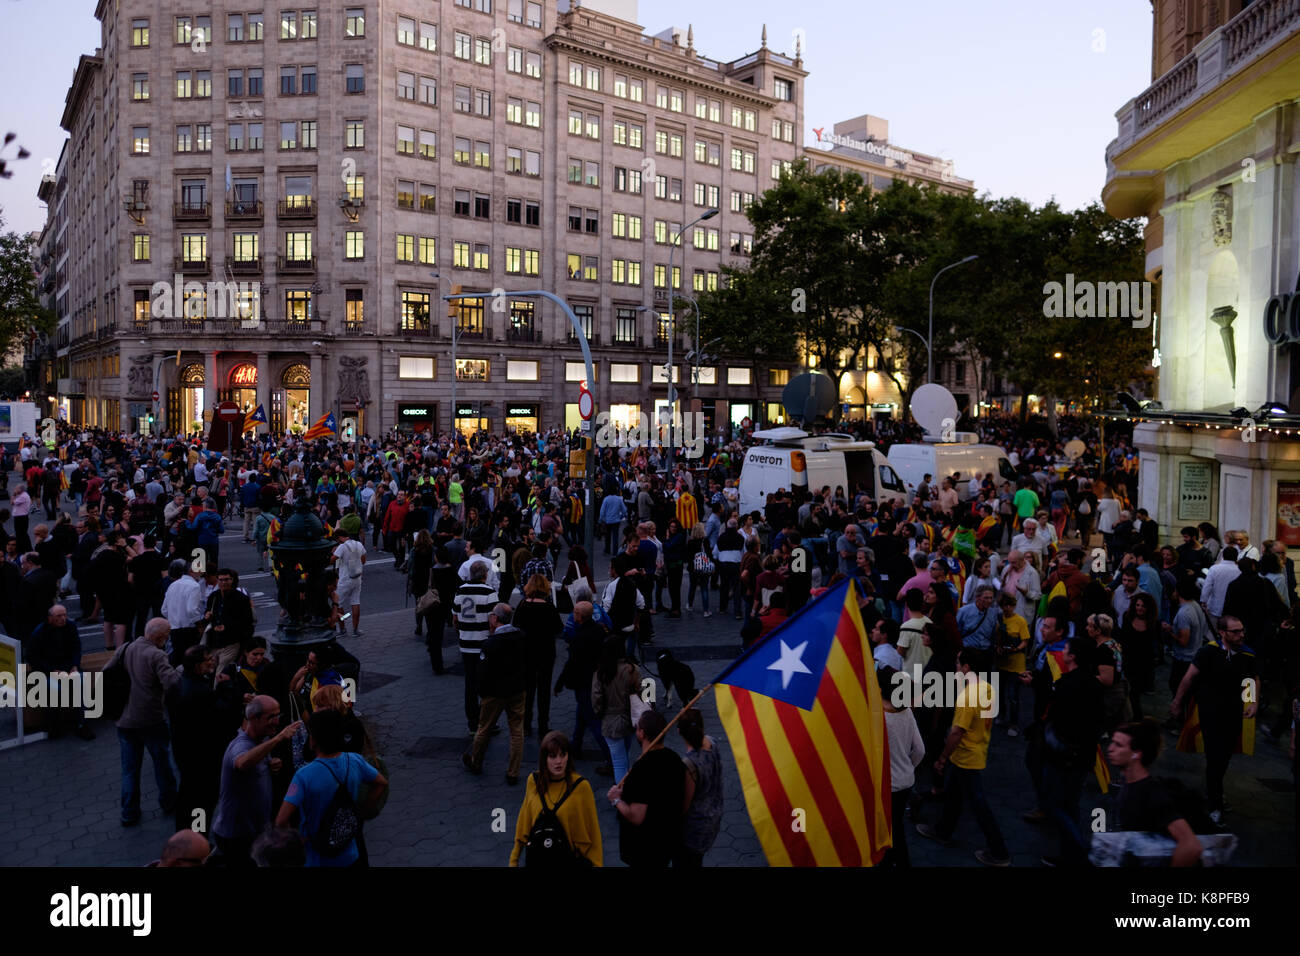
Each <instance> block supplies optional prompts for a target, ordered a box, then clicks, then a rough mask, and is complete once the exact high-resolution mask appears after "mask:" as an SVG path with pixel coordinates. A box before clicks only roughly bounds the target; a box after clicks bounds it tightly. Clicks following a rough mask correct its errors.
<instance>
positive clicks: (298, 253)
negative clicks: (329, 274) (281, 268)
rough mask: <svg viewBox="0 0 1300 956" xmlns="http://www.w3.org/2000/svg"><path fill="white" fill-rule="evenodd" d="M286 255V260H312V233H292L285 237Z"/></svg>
mask: <svg viewBox="0 0 1300 956" xmlns="http://www.w3.org/2000/svg"><path fill="white" fill-rule="evenodd" d="M284 255H285V258H286V259H291V260H293V261H295V262H304V261H306V260H308V259H310V258H311V233H310V232H290V233H286V234H285V237H284Z"/></svg>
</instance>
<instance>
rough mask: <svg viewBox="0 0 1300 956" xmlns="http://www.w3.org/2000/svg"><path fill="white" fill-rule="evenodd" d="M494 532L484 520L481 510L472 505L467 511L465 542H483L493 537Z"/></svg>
mask: <svg viewBox="0 0 1300 956" xmlns="http://www.w3.org/2000/svg"><path fill="white" fill-rule="evenodd" d="M491 535H492V530H491V528H490V527H489V526H488V523H487V522H486V521H485V520H483V517H482V516H481V515H480V514H479V510H478V509H477V508H475V507H474V506H473V505H471V506H470V507H469V508H468V509H466V511H465V540H466V541H483V540H484V539H486V538H489V537H491Z"/></svg>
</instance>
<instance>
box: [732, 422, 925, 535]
mask: <svg viewBox="0 0 1300 956" xmlns="http://www.w3.org/2000/svg"><path fill="white" fill-rule="evenodd" d="M754 438H755V439H757V440H759V441H765V442H768V443H769V444H763V445H752V446H751V447H749V448H747V449H745V458H744V462H743V463H742V465H741V469H740V512H741V514H748V513H749V512H751V511H762V510H763V508H764V507H765V506H766V505H767V496H768V495H770V494H772V493H773V492H775V491H777V490H779V489H785V490H786V491H795V490H796V489H802V490H803V492H806V493H809V494H811V493H813V492H816V491H820V490H821V489H822V488H823V487H826V486H829V487H830V488H831V490H834V489H835V487H836V486H837V485H838V486H841V487H843V488H844V490H845V492H846V493H849V494H852V493H853V490H854V489H855V488H858V487H862V488H865V489H866V491H867V494H869V495H870V496H871V497H872V499H873V500H877V501H878V500H880V499H881V498H889V497H893V496H895V495H896V496H898V497H903V496H904V495H906V494H907V488H906V487H905V486H904V484H903V480H902V479H901V478H899V477H898V473H897V472H896V471H895V470H894V468H893V466H892V465H891V464H890V463H889V459H888V458H886V457H885V455H884V453H882V452H881V451H880V450H879V449H878V448H877V447H876V445H875V443H874V442H869V441H857V440H855V439H854V438H853V436H852V435H844V434H841V433H838V432H835V433H831V434H824V435H809V434H808V433H807V432H805V431H803V430H802V429H799V428H772V429H768V430H767V431H759V432H754Z"/></svg>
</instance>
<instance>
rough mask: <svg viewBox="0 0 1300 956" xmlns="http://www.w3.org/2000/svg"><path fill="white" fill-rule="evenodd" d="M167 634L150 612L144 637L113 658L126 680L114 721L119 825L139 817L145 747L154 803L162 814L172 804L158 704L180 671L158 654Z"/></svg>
mask: <svg viewBox="0 0 1300 956" xmlns="http://www.w3.org/2000/svg"><path fill="white" fill-rule="evenodd" d="M170 636H171V626H170V625H169V624H168V623H167V619H166V618H165V617H155V618H153V619H152V620H151V621H149V623H147V624H146V625H145V626H144V637H142V638H140V639H138V640H135V641H131V642H130V643H129V644H124V645H122V647H121V648H119V649H118V652H117V654H115V655H114V658H113V660H114V661H116V660H117V659H119V658H120V659H121V661H122V664H123V666H124V667H125V669H126V673H127V676H128V677H129V678H130V680H131V691H130V693H129V695H128V696H127V700H126V707H125V708H124V709H123V710H122V715H121V716H120V717H119V718H118V720H117V738H118V741H119V743H120V746H121V749H122V826H124V827H132V826H135V825H137V824H138V823H139V822H140V767H141V765H142V764H143V763H144V752H145V749H146V748H147V749H148V751H149V756H150V757H151V758H152V759H153V771H154V777H155V778H156V779H157V781H158V802H159V805H160V806H161V807H162V810H163V812H164V813H166V814H170V813H171V812H172V810H173V809H174V808H175V804H176V776H175V774H173V773H172V765H171V759H170V758H169V756H168V753H167V751H168V744H169V743H170V741H171V734H170V732H169V731H168V729H167V721H166V717H165V713H164V709H163V703H164V701H165V699H166V698H167V697H169V696H174V695H175V694H176V693H177V692H178V691H179V690H180V686H181V675H180V673H179V672H178V671H177V670H176V669H175V668H173V667H172V666H171V664H169V663H168V662H167V655H166V654H165V653H163V647H164V646H165V645H166V644H167V639H168V637H170ZM110 666H112V663H111V662H110Z"/></svg>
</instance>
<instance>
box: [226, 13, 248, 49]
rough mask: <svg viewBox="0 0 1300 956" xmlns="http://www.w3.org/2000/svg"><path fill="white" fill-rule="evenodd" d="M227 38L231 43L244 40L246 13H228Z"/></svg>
mask: <svg viewBox="0 0 1300 956" xmlns="http://www.w3.org/2000/svg"><path fill="white" fill-rule="evenodd" d="M226 39H227V40H228V41H229V42H231V43H242V42H243V41H244V15H243V14H242V13H231V14H227V15H226Z"/></svg>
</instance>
